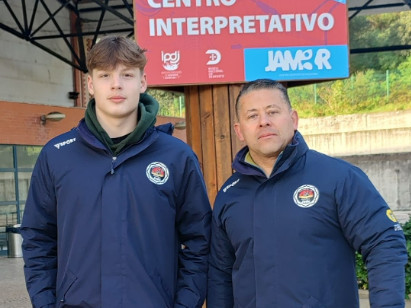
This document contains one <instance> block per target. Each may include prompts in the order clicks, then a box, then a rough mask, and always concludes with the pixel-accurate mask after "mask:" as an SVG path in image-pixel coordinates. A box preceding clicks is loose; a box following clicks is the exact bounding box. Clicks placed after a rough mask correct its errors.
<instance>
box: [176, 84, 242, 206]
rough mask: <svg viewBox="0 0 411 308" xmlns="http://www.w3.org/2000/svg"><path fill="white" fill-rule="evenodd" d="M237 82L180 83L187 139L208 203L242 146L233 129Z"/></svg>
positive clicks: (213, 196) (221, 183)
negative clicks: (181, 85) (196, 158)
mask: <svg viewBox="0 0 411 308" xmlns="http://www.w3.org/2000/svg"><path fill="white" fill-rule="evenodd" d="M241 86H242V85H202V86H186V87H184V93H185V100H186V129H187V143H188V144H189V145H190V146H191V147H192V148H193V150H194V152H195V153H196V154H197V156H198V159H199V161H200V165H201V167H202V170H203V174H204V179H205V182H206V185H207V191H208V195H209V198H210V202H211V204H213V203H214V200H215V197H216V195H217V191H218V189H220V188H221V186H222V185H223V184H224V182H225V181H226V180H227V178H228V177H229V176H230V175H231V174H232V172H233V170H232V168H231V163H232V161H233V158H234V156H235V154H236V153H237V152H238V150H239V149H240V148H241V146H242V145H241V144H240V142H239V141H238V139H237V137H236V135H235V133H234V129H233V125H234V122H235V118H236V116H235V99H236V97H237V94H238V92H239V91H240V89H241Z"/></svg>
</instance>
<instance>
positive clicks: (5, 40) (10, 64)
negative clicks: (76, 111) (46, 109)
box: [0, 1, 74, 107]
mask: <svg viewBox="0 0 411 308" xmlns="http://www.w3.org/2000/svg"><path fill="white" fill-rule="evenodd" d="M9 3H10V5H11V7H12V9H13V12H15V13H16V15H19V14H22V13H21V12H22V9H21V5H22V2H21V1H9ZM34 3H35V1H26V5H27V6H28V7H30V6H33V4H34ZM50 5H51V4H50ZM55 5H56V7H57V6H58V1H55ZM37 14H38V15H36V19H35V21H34V27H33V29H36V28H37V27H38V26H39V25H40V24H41V23H42V22H43V21H44V20H46V19H47V17H46V15H45V13H44V9H43V12H42V10H41V5H39V8H38V12H37ZM30 17H31V16H29V17H28V18H30ZM56 18H58V19H59V22H60V23H62V24H65V25H66V27H65V29H63V30H64V31H68V30H69V19H68V14H67V10H61V11H60V12H59V14H58V15H57V16H56ZM0 20H1V21H2V22H3V23H4V24H7V25H9V26H10V27H12V28H15V27H16V24H15V22H14V20H13V19H12V18H11V15H10V13H9V12H7V11H6V9H5V6H4V5H1V4H0ZM43 31H45V33H47V25H46V26H45V27H44V28H43ZM39 43H42V44H45V45H46V46H47V45H48V46H49V47H51V45H50V44H53V49H54V48H56V49H54V50H60V54H61V55H64V56H65V57H69V56H70V55H67V54H64V53H66V52H67V48H66V47H65V43H64V41H63V40H42V41H39ZM71 91H73V69H72V68H71V66H69V65H68V64H66V63H64V62H63V61H61V60H59V59H57V58H56V57H54V56H52V55H50V54H49V53H47V52H45V51H43V50H42V49H40V48H38V47H36V46H34V45H32V44H31V43H29V42H27V41H25V40H22V39H20V38H17V37H16V36H14V35H12V34H10V33H8V32H6V31H4V30H0V100H3V101H10V102H27V103H35V104H45V105H56V106H65V107H71V106H73V105H74V102H73V100H71V99H69V98H68V92H71Z"/></svg>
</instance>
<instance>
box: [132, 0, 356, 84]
mask: <svg viewBox="0 0 411 308" xmlns="http://www.w3.org/2000/svg"><path fill="white" fill-rule="evenodd" d="M134 11H135V15H136V16H135V17H136V26H135V34H136V40H137V43H138V44H139V45H140V46H141V47H143V48H145V49H147V57H148V64H147V68H146V70H147V74H148V82H149V84H150V85H177V84H178V85H184V84H216V83H236V82H244V81H247V80H251V79H255V78H257V77H261V78H266V77H268V78H272V79H277V80H301V79H321V78H325V79H332V78H344V77H348V76H347V74H348V48H347V44H348V30H347V28H348V26H347V24H348V19H347V6H346V3H345V0H310V1H283V0H281V1H280V0H276V1H273V0H266V1H260V0H241V1H240V0H134Z"/></svg>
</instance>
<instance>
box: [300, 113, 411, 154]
mask: <svg viewBox="0 0 411 308" xmlns="http://www.w3.org/2000/svg"><path fill="white" fill-rule="evenodd" d="M299 130H300V131H301V132H302V133H303V134H304V136H305V139H306V141H307V143H308V144H309V145H310V147H311V148H313V149H316V150H318V151H320V152H323V153H327V154H329V155H333V156H350V155H368V154H381V153H398V152H400V153H404V152H411V110H404V111H395V112H382V113H368V114H354V115H344V116H330V117H322V118H312V119H300V123H299Z"/></svg>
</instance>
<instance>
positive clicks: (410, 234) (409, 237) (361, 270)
mask: <svg viewBox="0 0 411 308" xmlns="http://www.w3.org/2000/svg"><path fill="white" fill-rule="evenodd" d="M402 228H403V230H404V235H405V239H406V241H407V251H408V263H407V265H406V266H405V298H407V299H408V298H409V294H411V261H410V259H411V220H409V221H408V222H406V223H405V224H403V225H402ZM356 262H357V264H356V267H357V282H358V288H360V289H363V290H367V289H368V276H367V268H366V266H365V264H364V261H363V260H362V256H361V255H360V254H359V253H357V254H356Z"/></svg>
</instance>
